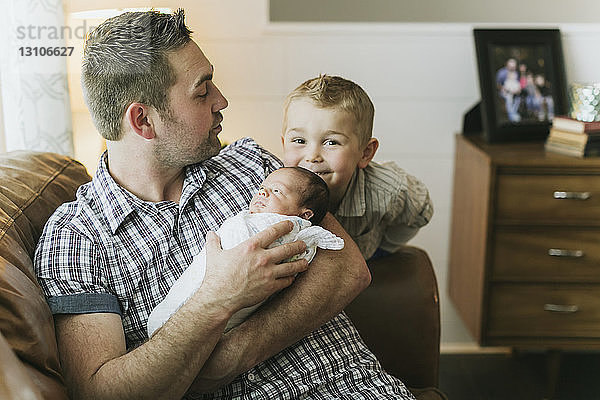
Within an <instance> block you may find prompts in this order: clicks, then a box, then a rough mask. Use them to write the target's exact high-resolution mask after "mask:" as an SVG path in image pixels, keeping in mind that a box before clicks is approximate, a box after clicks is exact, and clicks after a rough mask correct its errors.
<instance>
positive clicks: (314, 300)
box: [192, 213, 371, 392]
mask: <svg viewBox="0 0 600 400" xmlns="http://www.w3.org/2000/svg"><path fill="white" fill-rule="evenodd" d="M321 225H322V226H323V228H325V229H327V230H329V231H331V232H333V233H334V234H336V235H337V236H339V237H341V238H342V239H344V241H345V243H346V245H345V247H344V249H343V250H339V251H330V250H319V251H318V252H317V255H316V257H315V258H314V259H313V261H312V262H311V264H310V267H309V268H308V269H307V271H306V272H304V273H303V274H301V275H300V276H298V278H297V279H296V281H295V282H294V284H293V285H291V286H290V287H288V288H287V289H286V290H284V291H283V292H281V293H279V294H278V295H277V296H276V297H274V298H272V299H271V300H270V301H269V302H267V303H265V304H264V305H263V306H261V307H260V308H259V309H258V310H257V312H255V313H254V314H253V315H252V316H251V317H250V318H249V319H248V320H246V321H245V322H244V323H242V324H241V325H239V326H238V327H236V328H234V329H232V330H231V331H229V332H228V333H227V334H225V335H224V336H223V338H222V339H221V341H220V342H219V343H218V344H217V346H216V347H215V351H214V352H213V354H212V355H211V356H210V358H209V360H208V361H207V363H206V364H205V367H204V368H203V370H202V371H201V373H200V375H199V376H198V379H197V380H196V382H195V383H194V385H193V386H192V390H193V391H199V392H205V391H211V390H214V389H216V388H218V387H220V386H222V385H224V384H226V383H228V382H230V381H231V380H233V379H234V378H235V377H236V376H237V375H239V374H241V373H243V372H245V371H247V370H249V369H251V368H252V367H254V366H255V365H257V364H259V363H260V362H262V361H264V360H266V359H268V358H270V357H272V356H273V355H275V354H277V353H279V352H280V351H281V350H283V349H285V348H286V347H288V346H291V345H292V344H294V343H296V342H297V341H299V340H300V339H302V338H303V337H305V336H306V335H308V334H309V333H310V332H312V331H314V330H316V329H318V328H319V327H320V326H321V325H323V324H324V323H325V322H327V321H329V320H330V319H331V318H333V317H334V316H335V315H337V314H339V313H340V312H341V311H342V310H343V309H344V307H345V306H347V305H348V304H349V303H350V302H351V301H352V300H353V299H354V298H355V297H356V296H357V295H358V294H359V293H360V292H361V291H362V290H363V289H365V288H366V287H367V286H368V285H369V283H370V281H371V275H370V273H369V270H368V268H367V265H366V263H365V261H364V259H363V257H362V255H361V253H360V251H359V249H358V247H357V246H356V244H355V243H354V241H353V240H352V239H351V238H350V236H349V235H348V233H346V231H345V230H344V229H343V228H342V226H341V225H340V224H339V223H338V222H337V220H336V219H335V218H334V217H333V216H332V215H331V214H329V213H328V214H327V215H326V216H325V218H324V219H323V222H322V224H321Z"/></svg>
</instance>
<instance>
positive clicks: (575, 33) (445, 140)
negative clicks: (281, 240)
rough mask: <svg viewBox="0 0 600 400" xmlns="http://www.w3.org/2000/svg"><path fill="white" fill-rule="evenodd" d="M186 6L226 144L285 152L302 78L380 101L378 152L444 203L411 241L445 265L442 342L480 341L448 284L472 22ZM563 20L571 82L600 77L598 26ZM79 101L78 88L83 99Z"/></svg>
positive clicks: (87, 132) (470, 96)
mask: <svg viewBox="0 0 600 400" xmlns="http://www.w3.org/2000/svg"><path fill="white" fill-rule="evenodd" d="M166 3H167V5H168V3H169V2H166ZM161 5H164V3H161ZM179 5H180V6H181V7H184V8H185V9H186V14H187V15H188V18H187V20H188V25H189V26H190V27H191V29H193V30H194V32H195V33H194V37H195V39H196V41H197V42H198V43H199V45H200V47H201V48H202V49H203V50H204V51H205V53H206V55H207V57H208V58H209V59H210V60H211V61H212V62H213V64H214V65H215V82H216V83H217V84H218V85H219V87H220V88H221V89H222V91H223V93H224V94H225V96H226V97H228V99H229V103H230V106H229V108H228V109H226V110H225V111H224V116H225V121H224V123H223V127H224V130H223V132H222V134H221V137H222V139H223V140H226V141H231V140H234V139H235V138H238V137H242V136H252V137H254V138H256V139H257V140H258V141H259V142H260V143H262V144H263V145H264V146H266V147H267V148H268V149H270V150H271V151H273V152H274V153H276V154H281V149H280V139H279V135H280V129H281V118H282V113H281V104H282V101H283V99H284V97H285V95H286V94H287V93H288V92H289V91H290V90H292V89H293V88H294V87H295V86H297V85H298V84H299V83H300V82H302V81H304V80H306V79H308V78H310V77H313V76H315V75H317V74H319V73H328V74H339V75H342V76H344V77H346V78H349V79H352V80H354V81H356V82H357V83H359V84H360V85H361V86H362V87H363V88H364V89H365V90H366V91H367V93H369V95H370V96H371V98H372V100H373V102H374V104H375V108H376V113H375V124H374V136H376V137H378V138H379V140H380V142H381V147H380V149H379V151H378V154H377V156H376V159H377V160H380V161H382V160H395V161H397V162H398V163H399V164H400V165H401V166H402V167H404V168H405V169H406V170H408V171H409V172H411V173H412V174H414V175H416V176H418V177H420V178H421V179H422V180H423V181H424V182H425V183H426V184H427V185H428V187H429V189H430V193H431V196H432V198H433V201H434V205H435V215H434V218H433V220H432V222H431V223H430V224H429V225H428V226H427V227H425V228H423V229H422V230H421V232H420V233H419V234H418V235H417V237H416V238H415V239H413V241H412V243H413V244H415V245H417V246H419V247H422V248H424V249H425V250H427V252H428V253H429V255H430V257H431V259H432V261H433V264H434V266H435V270H436V273H437V277H438V283H439V287H440V293H441V306H442V314H441V318H442V343H443V349H450V350H451V349H456V348H463V349H465V348H472V347H474V343H473V341H472V339H471V337H470V336H469V334H468V333H467V332H466V330H465V328H464V326H463V324H462V322H461V321H460V319H459V317H458V316H457V314H456V313H455V310H454V308H453V306H452V304H451V303H450V301H449V299H448V296H447V284H446V277H447V265H448V246H449V230H450V225H449V223H450V214H451V198H452V196H451V191H452V177H453V163H454V160H453V159H454V134H455V133H457V132H459V131H460V129H461V124H462V115H463V112H464V111H465V110H467V109H468V108H470V106H471V105H473V104H474V103H475V102H476V101H478V99H479V88H478V84H477V69H476V60H475V54H474V46H473V39H472V33H471V32H472V28H473V25H472V24H331V23H322V24H269V23H268V22H267V20H268V17H267V16H268V7H267V0H203V1H200V2H192V1H189V2H186V1H184V2H183V4H181V3H178V5H177V6H179ZM536 26H539V24H538V25H536ZM560 28H561V30H562V32H563V47H564V53H565V60H566V64H567V66H566V67H567V80H568V82H572V81H574V80H590V81H600V53H598V52H597V51H596V48H597V46H598V43H600V25H563V26H560ZM73 68H75V67H73ZM72 73H73V74H74V75H76V74H77V71H76V70H75V69H73V70H72ZM78 79H79V77H78V76H76V77H74V78H73V79H72V82H77V81H78ZM76 89H77V88H76V87H73V86H72V90H74V91H76ZM78 96H79V97H78ZM79 98H80V95H78V94H76V93H74V94H73V99H74V100H73V101H81V100H77V99H79ZM73 109H74V112H75V113H74V115H75V117H74V118H75V119H76V121H77V122H76V123H74V128H75V129H76V130H78V132H76V134H77V135H78V136H77V137H79V139H77V140H76V146H78V144H79V146H80V147H81V146H85V144H86V143H90V142H92V143H97V139H96V136H95V134H94V133H91V131H92V129H91V125H89V118H88V117H87V115H86V112H85V108H84V107H82V104H80V105H79V106H77V105H73ZM78 127H81V128H78ZM76 151H77V149H76ZM94 164H95V156H94V157H93V162H92V163H90V164H88V168H90V169H91V170H93V168H94ZM407 323H410V321H407Z"/></svg>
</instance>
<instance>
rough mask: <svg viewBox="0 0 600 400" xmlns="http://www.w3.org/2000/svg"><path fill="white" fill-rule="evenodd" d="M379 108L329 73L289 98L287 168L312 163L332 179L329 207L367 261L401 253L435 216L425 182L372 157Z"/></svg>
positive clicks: (284, 136)
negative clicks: (388, 254) (373, 131)
mask: <svg viewBox="0 0 600 400" xmlns="http://www.w3.org/2000/svg"><path fill="white" fill-rule="evenodd" d="M374 113H375V109H374V107H373V103H372V102H371V100H370V99H369V96H367V94H366V93H365V92H364V90H363V89H362V88H361V87H360V86H358V85H357V84H355V83H354V82H351V81H349V80H347V79H344V78H340V77H337V76H327V75H321V76H319V77H317V78H313V79H310V80H308V81H306V82H304V83H303V84H301V85H300V86H298V87H297V88H296V89H294V91H292V92H291V93H290V94H289V95H288V97H287V99H286V102H285V106H284V121H283V134H282V139H281V140H282V143H283V150H284V156H283V161H284V164H285V165H286V166H295V165H298V166H301V167H304V168H306V169H309V170H311V171H313V172H315V173H316V174H317V175H319V176H320V177H321V178H323V180H325V182H327V186H328V187H329V192H330V197H329V211H331V212H332V213H333V214H334V216H335V217H336V218H337V220H338V221H339V222H340V223H341V224H342V226H343V227H344V228H345V229H346V231H347V232H348V233H349V234H350V236H352V239H354V241H355V242H356V244H357V245H358V247H359V248H360V250H361V252H362V255H363V257H364V258H365V259H369V258H371V257H373V255H374V254H375V253H376V251H377V255H380V254H386V253H390V252H394V251H395V250H397V249H398V248H399V247H400V246H401V245H402V244H404V243H406V242H407V241H408V240H409V239H411V238H412V237H413V236H415V235H416V233H417V231H418V230H419V228H420V227H422V226H423V225H425V224H427V223H428V222H429V220H430V219H431V216H432V214H433V206H432V203H431V200H430V198H429V192H428V191H427V188H426V187H425V185H424V184H423V183H422V182H420V181H419V180H418V179H417V178H415V177H414V176H411V175H408V174H407V173H406V172H404V171H403V170H402V169H400V168H399V167H398V166H397V165H396V164H395V163H392V162H390V163H385V164H378V163H375V162H373V161H371V160H372V158H373V156H374V155H375V152H376V151H377V148H378V147H379V142H378V141H377V139H375V138H373V137H371V134H372V133H371V131H372V129H373V115H374ZM378 250H379V251H378Z"/></svg>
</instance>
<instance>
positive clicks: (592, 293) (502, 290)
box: [488, 284, 600, 338]
mask: <svg viewBox="0 0 600 400" xmlns="http://www.w3.org/2000/svg"><path fill="white" fill-rule="evenodd" d="M488 332H489V336H490V337H573V338H575V337H577V338H582V337H589V338H597V337H600V285H575V284H574V285H567V284H563V285H520V284H495V285H493V286H492V288H491V292H490V309H489V319H488Z"/></svg>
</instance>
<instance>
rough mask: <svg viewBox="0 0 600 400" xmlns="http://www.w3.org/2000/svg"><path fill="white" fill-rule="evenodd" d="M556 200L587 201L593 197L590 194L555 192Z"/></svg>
mask: <svg viewBox="0 0 600 400" xmlns="http://www.w3.org/2000/svg"><path fill="white" fill-rule="evenodd" d="M553 197H554V198H555V199H574V200H587V199H589V198H590V197H592V194H591V193H590V192H559V191H556V192H554V195H553Z"/></svg>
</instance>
